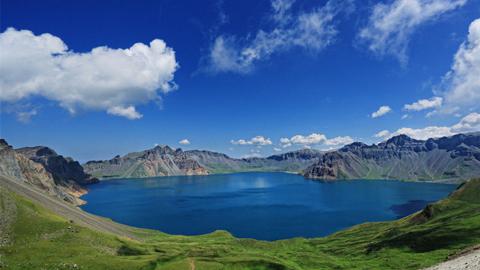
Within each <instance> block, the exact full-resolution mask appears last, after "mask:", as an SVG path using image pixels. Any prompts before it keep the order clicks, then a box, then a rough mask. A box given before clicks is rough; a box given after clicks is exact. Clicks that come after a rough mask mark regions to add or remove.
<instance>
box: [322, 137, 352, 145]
mask: <svg viewBox="0 0 480 270" xmlns="http://www.w3.org/2000/svg"><path fill="white" fill-rule="evenodd" d="M351 143H353V139H352V138H351V137H350V136H339V137H335V138H332V139H327V140H326V141H325V144H326V145H328V146H343V145H346V144H351Z"/></svg>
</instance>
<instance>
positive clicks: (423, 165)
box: [83, 133, 480, 181]
mask: <svg viewBox="0 0 480 270" xmlns="http://www.w3.org/2000/svg"><path fill="white" fill-rule="evenodd" d="M83 167H84V168H85V171H86V172H87V173H89V174H92V175H94V176H96V177H99V178H108V177H122V178H128V177H151V176H168V175H206V174H215V173H228V172H246V171H291V172H297V173H301V174H303V175H304V176H305V177H306V178H313V179H328V180H333V179H358V178H364V179H365V178H366V179H404V180H445V181H460V180H464V179H468V178H471V177H475V176H478V175H480V133H470V134H458V135H455V136H451V137H443V138H438V139H429V140H426V141H422V140H415V139H412V138H410V137H408V136H406V135H399V136H395V137H392V138H391V139H389V140H387V141H384V142H382V143H379V144H373V145H367V144H364V143H361V142H355V143H352V144H349V145H346V146H344V147H342V148H340V149H338V150H335V151H328V152H323V151H318V150H312V149H302V150H297V151H292V152H288V153H283V154H278V155H272V156H269V157H266V158H243V159H237V158H232V157H229V156H228V155H226V154H222V153H217V152H212V151H205V150H190V151H183V150H182V149H173V148H170V147H169V146H157V147H155V148H153V149H149V150H145V151H141V152H135V153H130V154H127V155H125V156H123V157H120V156H116V157H114V158H113V159H111V160H104V161H89V162H87V163H86V164H84V165H83Z"/></svg>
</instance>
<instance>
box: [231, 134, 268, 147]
mask: <svg viewBox="0 0 480 270" xmlns="http://www.w3.org/2000/svg"><path fill="white" fill-rule="evenodd" d="M230 142H231V143H232V144H238V145H257V146H264V145H271V144H272V140H270V138H265V137H264V136H255V137H253V138H251V139H250V140H244V139H240V140H236V141H235V140H231V141H230Z"/></svg>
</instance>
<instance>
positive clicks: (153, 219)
mask: <svg viewBox="0 0 480 270" xmlns="http://www.w3.org/2000/svg"><path fill="white" fill-rule="evenodd" d="M455 187H456V185H451V184H437V183H435V184H433V183H422V182H403V181H395V180H348V181H332V182H325V181H314V180H309V179H305V178H303V177H302V176H300V175H296V174H289V173H280V172H272V173H264V172H262V173H233V174H218V175H208V176H169V177H155V178H142V179H134V178H129V179H115V180H106V181H102V182H100V183H99V184H95V185H90V186H89V193H88V194H86V195H85V196H83V197H82V199H84V200H86V201H87V204H85V205H83V206H82V209H84V210H86V211H88V212H90V213H93V214H96V215H100V216H104V217H108V218H111V219H113V220H114V221H117V222H120V223H124V224H128V225H131V226H136V227H142V228H149V229H157V230H160V231H162V232H165V233H169V234H183V235H198V234H205V233H210V232H213V231H215V230H227V231H228V232H230V233H232V234H233V235H234V236H237V237H243V238H255V239H261V240H278V239H285V238H291V237H319V236H325V235H328V234H331V233H333V232H336V231H338V230H341V229H344V228H347V227H350V226H353V225H356V224H360V223H364V222H372V221H387V220H394V219H398V218H401V217H404V216H407V215H409V214H412V213H414V212H416V211H418V210H420V209H422V208H423V207H425V206H426V205H427V204H428V203H429V202H433V201H436V200H439V199H442V198H444V197H446V196H447V195H448V194H449V193H450V192H451V191H453V190H454V189H455Z"/></svg>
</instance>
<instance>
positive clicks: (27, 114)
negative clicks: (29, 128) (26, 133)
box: [16, 109, 37, 124]
mask: <svg viewBox="0 0 480 270" xmlns="http://www.w3.org/2000/svg"><path fill="white" fill-rule="evenodd" d="M16 114H17V120H18V121H20V122H22V123H25V124H26V123H29V122H30V120H31V119H32V117H33V116H35V115H37V110H36V109H31V110H28V111H20V112H17V113H16Z"/></svg>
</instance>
